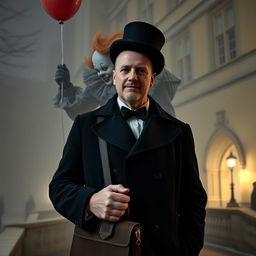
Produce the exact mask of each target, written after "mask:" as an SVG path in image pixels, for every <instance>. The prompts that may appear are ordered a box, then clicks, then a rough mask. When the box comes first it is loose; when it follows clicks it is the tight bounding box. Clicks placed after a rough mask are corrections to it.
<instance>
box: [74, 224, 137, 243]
mask: <svg viewBox="0 0 256 256" xmlns="http://www.w3.org/2000/svg"><path fill="white" fill-rule="evenodd" d="M135 227H141V225H140V223H138V222H132V221H121V222H118V223H116V224H115V226H114V228H113V232H112V235H111V236H110V237H109V238H107V239H104V240H103V239H102V238H101V237H100V235H99V229H97V231H95V232H89V231H87V230H84V229H81V228H79V227H78V226H76V227H75V232H74V236H78V237H80V238H83V239H87V240H92V241H98V242H101V243H106V244H112V245H115V246H121V247H126V246H128V245H129V243H130V237H131V234H132V231H133V229H134V228H135Z"/></svg>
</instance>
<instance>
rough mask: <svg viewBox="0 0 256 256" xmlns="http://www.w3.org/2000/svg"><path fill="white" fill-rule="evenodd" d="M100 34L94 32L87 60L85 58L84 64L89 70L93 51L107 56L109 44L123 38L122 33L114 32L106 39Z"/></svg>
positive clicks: (91, 64) (91, 65)
mask: <svg viewBox="0 0 256 256" xmlns="http://www.w3.org/2000/svg"><path fill="white" fill-rule="evenodd" d="M102 34H103V33H102V32H96V33H95V35H94V37H93V38H92V52H91V55H90V56H89V57H88V58H85V64H87V66H88V67H89V68H93V63H92V55H93V52H94V51H98V52H100V53H102V54H108V53H109V48H110V46H111V44H112V43H113V42H114V41H116V40H118V39H121V38H123V33H122V32H114V33H112V34H110V35H108V36H106V37H103V36H102Z"/></svg>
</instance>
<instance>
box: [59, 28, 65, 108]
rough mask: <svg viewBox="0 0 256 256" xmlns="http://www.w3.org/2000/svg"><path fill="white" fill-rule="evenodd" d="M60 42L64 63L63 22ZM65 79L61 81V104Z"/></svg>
mask: <svg viewBox="0 0 256 256" xmlns="http://www.w3.org/2000/svg"><path fill="white" fill-rule="evenodd" d="M60 43H61V64H62V65H63V64H64V42H63V23H60ZM63 87H64V86H63V81H62V83H61V97H60V104H61V105H62V103H63Z"/></svg>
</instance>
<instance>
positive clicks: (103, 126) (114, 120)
mask: <svg viewBox="0 0 256 256" xmlns="http://www.w3.org/2000/svg"><path fill="white" fill-rule="evenodd" d="M116 98H117V97H116V96H114V97H113V98H111V99H110V101H109V102H108V103H107V104H106V105H105V106H104V107H102V108H100V109H98V110H96V111H95V112H94V115H96V116H97V117H98V116H101V117H102V119H103V120H102V121H100V122H99V123H97V124H95V125H94V126H93V127H92V129H93V131H94V133H96V135H97V136H99V137H100V138H102V139H103V140H105V141H106V142H107V143H110V144H112V145H114V146H116V147H118V148H121V149H122V150H124V151H126V152H127V153H128V152H129V151H130V150H131V148H132V147H133V145H134V143H135V142H136V138H135V137H134V135H133V133H132V131H131V129H130V127H129V126H128V124H127V123H126V122H125V120H124V119H123V118H122V116H121V113H120V110H119V108H118V105H117V101H116Z"/></svg>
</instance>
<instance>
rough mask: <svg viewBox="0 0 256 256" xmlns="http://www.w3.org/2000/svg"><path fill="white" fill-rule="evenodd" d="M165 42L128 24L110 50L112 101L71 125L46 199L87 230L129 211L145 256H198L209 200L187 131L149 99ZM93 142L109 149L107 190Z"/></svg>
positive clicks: (144, 25)
mask: <svg viewBox="0 0 256 256" xmlns="http://www.w3.org/2000/svg"><path fill="white" fill-rule="evenodd" d="M164 41H165V39H164V36H163V34H162V32H161V31H160V30H158V29H157V28H156V27H154V26H152V25H150V24H147V23H144V22H132V23H129V24H128V25H126V27H125V29H124V38H123V39H121V40H117V41H115V42H114V43H113V44H112V46H111V48H110V57H111V60H112V62H113V63H114V64H115V70H114V73H113V81H114V84H115V86H116V90H117V95H115V96H114V97H113V98H112V99H110V100H109V102H108V103H107V104H106V105H104V106H103V107H101V108H99V109H97V110H95V111H93V112H90V113H87V114H84V115H81V116H78V117H77V118H76V120H75V122H74V125H73V127H72V129H71V132H70V135H69V137H68V140H67V143H66V146H65V149H64V153H63V158H62V160H61V162H60V165H59V168H58V170H57V172H56V174H55V175H54V177H53V180H52V182H51V184H50V198H51V200H52V202H53V204H54V206H55V208H56V210H57V211H59V212H60V213H61V214H62V215H64V216H65V217H66V218H68V219H69V220H71V221H72V222H74V223H75V224H77V225H79V226H80V227H82V228H84V229H87V228H89V227H91V226H93V223H95V221H97V220H98V219H103V220H107V221H112V222H117V221H119V220H120V219H121V218H122V216H123V215H124V214H125V212H126V210H127V208H128V207H129V218H130V219H131V220H132V221H138V222H141V223H142V225H143V234H144V236H143V248H142V249H143V256H151V255H152V256H153V255H154V256H155V255H177V256H178V255H179V256H195V255H198V254H199V251H200V250H201V248H202V246H203V236H204V219H205V205H206V194H205V191H204V189H203V187H202V184H201V182H200V179H199V173H198V167H197V160H196V156H195V151H194V142H193V136H192V133H191V129H190V127H189V126H188V125H187V124H184V123H183V122H181V121H179V120H177V119H175V118H174V117H172V116H170V115H169V114H167V113H166V112H165V111H164V110H163V109H162V108H161V107H160V106H159V105H158V104H157V103H156V102H155V101H154V100H153V99H152V98H151V97H149V96H148V91H149V89H150V88H151V87H152V86H153V84H154V80H155V77H156V75H158V74H159V73H160V72H161V70H162V69H163V67H164V57H163V55H162V54H161V52H160V50H161V48H162V46H163V44H164ZM127 108H128V109H130V110H134V111H133V112H131V111H130V112H129V110H127ZM140 110H141V111H140ZM143 112H144V116H143ZM134 115H135V116H134ZM98 117H101V118H103V121H101V122H97V118H98ZM98 136H99V137H100V138H102V139H103V140H105V141H106V142H107V148H108V155H109V162H110V168H111V178H112V185H110V186H107V187H105V186H104V179H103V173H102V167H101V160H100V153H99V146H98Z"/></svg>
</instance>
